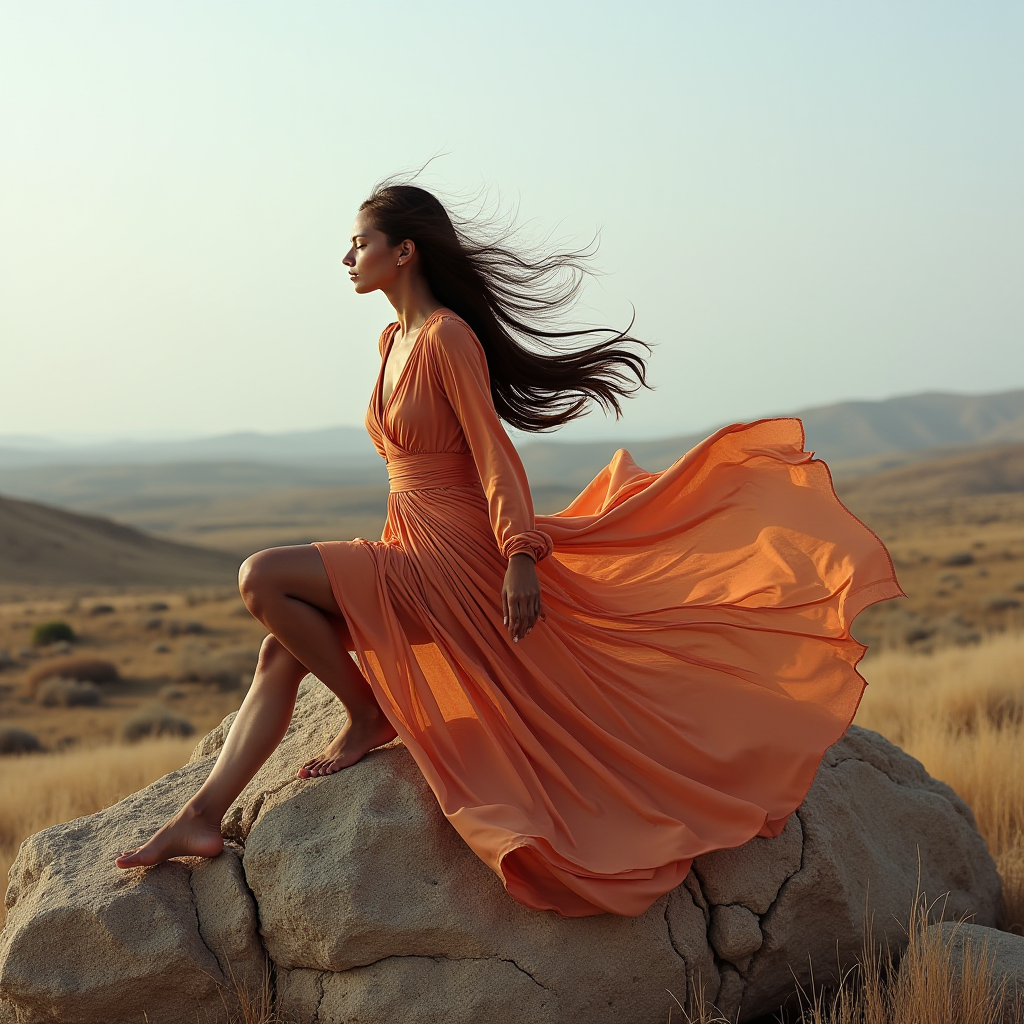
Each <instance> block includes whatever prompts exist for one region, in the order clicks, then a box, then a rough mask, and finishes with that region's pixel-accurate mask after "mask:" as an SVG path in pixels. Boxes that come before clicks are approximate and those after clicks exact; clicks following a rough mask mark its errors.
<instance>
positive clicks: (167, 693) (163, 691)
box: [157, 683, 188, 700]
mask: <svg viewBox="0 0 1024 1024" xmlns="http://www.w3.org/2000/svg"><path fill="white" fill-rule="evenodd" d="M157 696H158V697H159V698H160V699H161V700H184V699H185V698H186V697H187V696H188V691H187V690H185V689H184V688H183V687H181V686H175V685H174V684H173V683H169V684H168V685H167V686H161V687H160V692H159V693H158V694H157Z"/></svg>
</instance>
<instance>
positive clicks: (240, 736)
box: [115, 636, 306, 868]
mask: <svg viewBox="0 0 1024 1024" xmlns="http://www.w3.org/2000/svg"><path fill="white" fill-rule="evenodd" d="M305 674H306V669H305V667H304V666H303V665H301V664H299V662H298V661H296V659H295V658H294V657H293V656H292V655H291V654H290V653H289V652H288V651H287V650H285V648H284V647H283V646H282V645H281V643H280V642H279V641H278V640H276V639H275V638H274V637H272V636H268V637H267V639H266V640H264V642H263V646H262V648H261V649H260V660H259V665H258V666H257V669H256V675H255V678H254V679H253V682H252V686H251V687H250V688H249V692H248V693H247V694H246V695H245V700H243V701H242V706H241V707H240V708H239V709H238V714H237V715H236V716H235V721H234V722H233V723H232V726H231V731H230V732H229V733H228V738H227V741H226V742H225V744H224V748H223V750H221V752H220V756H219V757H218V758H217V763H216V764H215V765H214V766H213V771H212V772H210V776H209V778H207V780H206V782H204V783H203V785H202V787H201V788H200V790H199V792H198V793H196V795H195V796H194V797H192V799H191V800H189V802H188V803H187V804H185V806H184V807H183V808H182V809H181V810H180V811H179V812H178V813H177V814H176V815H175V816H174V817H173V818H171V820H170V821H169V822H167V824H166V825H164V826H163V828H161V829H160V830H159V831H158V832H157V833H156V834H155V835H154V836H153V838H152V839H150V840H149V842H148V843H146V844H145V845H144V846H141V847H139V849H137V850H133V851H130V852H128V853H124V854H122V855H121V856H120V857H118V858H117V860H116V861H115V863H116V864H117V866H118V867H119V868H133V867H137V866H139V865H143V864H159V863H161V862H162V861H165V860H167V858H168V857H216V856H217V854H218V853H220V852H221V850H222V849H223V848H224V840H223V839H222V838H221V834H220V823H221V819H222V818H223V817H224V814H225V812H226V811H227V809H228V807H230V806H231V803H232V801H233V800H234V799H235V797H237V796H238V794H239V793H241V792H242V790H243V788H244V787H245V785H246V783H247V782H249V780H250V779H251V778H252V777H253V776H254V775H255V774H256V772H257V771H258V770H259V768H260V765H262V764H263V762H264V761H266V759H267V758H268V757H269V756H270V755H271V754H272V753H273V752H274V750H275V748H276V747H277V745H278V744H279V743H280V742H281V739H282V738H283V736H284V734H285V730H286V729H287V728H288V723H289V721H291V717H292V711H293V710H294V708H295V694H296V693H297V692H298V689H299V682H300V681H301V680H302V677H303V676H304V675H305Z"/></svg>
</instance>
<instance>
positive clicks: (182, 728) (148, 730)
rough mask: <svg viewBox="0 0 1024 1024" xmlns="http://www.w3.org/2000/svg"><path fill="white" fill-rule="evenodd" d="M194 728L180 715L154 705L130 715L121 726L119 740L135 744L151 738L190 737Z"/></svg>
mask: <svg viewBox="0 0 1024 1024" xmlns="http://www.w3.org/2000/svg"><path fill="white" fill-rule="evenodd" d="M195 731H196V730H195V726H194V725H193V724H192V723H191V722H190V721H189V720H188V719H187V718H182V717H181V716H180V715H172V714H171V713H170V712H169V711H167V710H166V709H165V708H162V707H159V706H158V705H154V706H153V707H149V708H144V709H143V710H142V711H140V712H138V714H135V715H132V717H131V718H129V719H127V720H126V721H125V723H124V724H123V725H122V726H121V739H123V740H125V741H126V742H128V743H137V742H138V741H139V740H144V739H147V738H149V737H152V736H191V735H192V734H193V733H194V732H195Z"/></svg>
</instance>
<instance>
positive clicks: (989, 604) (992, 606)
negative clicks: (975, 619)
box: [985, 594, 1020, 612]
mask: <svg viewBox="0 0 1024 1024" xmlns="http://www.w3.org/2000/svg"><path fill="white" fill-rule="evenodd" d="M1019 607H1020V600H1019V598H1016V597H1008V596H1007V595H1004V594H997V595H996V596H995V597H990V598H989V599H988V600H987V601H986V602H985V611H987V612H1008V611H1010V610H1011V609H1013V608H1019Z"/></svg>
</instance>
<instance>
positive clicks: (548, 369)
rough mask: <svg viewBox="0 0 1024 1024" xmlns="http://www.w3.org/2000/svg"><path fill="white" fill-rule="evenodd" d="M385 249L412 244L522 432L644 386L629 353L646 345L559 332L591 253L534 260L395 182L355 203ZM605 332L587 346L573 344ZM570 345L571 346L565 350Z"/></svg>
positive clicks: (498, 401)
mask: <svg viewBox="0 0 1024 1024" xmlns="http://www.w3.org/2000/svg"><path fill="white" fill-rule="evenodd" d="M359 209H360V210H368V211H369V212H370V215H371V217H372V219H373V223H374V226H375V227H376V228H377V230H378V231H382V232H383V233H384V234H385V235H386V236H387V238H388V242H389V244H391V245H398V244H399V243H400V242H402V241H403V240H404V239H406V238H408V239H411V240H412V241H413V242H415V243H416V251H417V252H418V253H419V255H420V261H421V266H422V269H423V274H424V276H425V277H426V280H427V283H428V285H429V286H430V289H431V291H432V292H433V293H434V296H435V297H436V298H437V299H438V300H439V301H440V302H441V303H442V305H444V306H447V307H448V308H449V309H451V310H452V311H453V312H455V313H458V315H459V316H461V317H462V318H463V319H464V320H465V321H466V323H468V324H469V326H470V327H472V328H473V331H474V332H475V333H476V336H477V337H478V338H479V339H480V344H481V345H482V346H483V349H484V353H485V354H486V356H487V366H488V369H489V371H490V378H491V395H492V397H493V399H494V407H495V409H496V410H497V413H498V415H499V416H500V417H501V418H502V419H503V420H504V421H505V422H506V423H508V424H510V425H511V426H513V427H516V428H518V429H519V430H527V431H541V430H551V429H553V428H555V427H560V426H562V424H564V423H568V422H569V421H570V420H574V419H576V418H577V417H579V416H582V415H584V414H585V413H586V412H587V406H588V404H589V403H590V402H596V403H597V404H598V405H599V406H600V407H601V408H602V409H604V410H605V411H606V412H607V411H612V410H614V412H615V418H616V419H618V418H619V416H620V415H621V414H622V409H621V406H620V400H621V399H622V398H624V397H628V396H630V395H632V394H633V393H634V392H636V391H638V390H639V389H640V388H642V387H650V385H649V384H648V383H647V378H646V373H647V365H646V362H645V361H644V359H643V357H642V356H640V355H639V354H638V353H637V352H635V351H633V348H634V347H636V346H639V347H641V348H644V349H646V350H647V351H648V352H650V346H649V345H647V344H645V343H644V342H642V341H638V340H637V339H636V338H631V337H630V336H629V335H628V334H627V333H626V331H628V330H629V329H630V328H631V327H632V326H633V324H632V321H631V322H630V325H629V327H627V328H626V331H616V330H614V329H613V328H610V327H591V328H582V329H579V330H557V329H555V323H556V321H557V320H558V319H559V318H560V317H561V315H562V314H563V313H564V312H565V311H566V310H567V309H568V308H569V307H570V306H571V305H572V304H573V303H574V302H575V300H576V298H577V296H578V294H579V290H580V288H581V286H582V284H583V280H584V278H585V276H586V275H588V274H591V273H593V271H592V269H591V268H590V267H589V266H588V265H587V260H588V259H589V258H590V257H591V256H593V253H594V249H593V247H592V246H591V247H587V248H584V249H576V250H570V251H568V252H555V253H550V254H547V255H544V254H541V255H534V254H531V253H526V252H524V251H521V250H520V251H517V250H516V249H514V248H512V244H513V235H514V226H513V225H512V224H506V225H505V226H504V228H503V229H502V230H500V231H498V232H497V233H496V235H495V237H492V238H490V239H483V238H478V237H474V231H473V228H472V227H471V226H470V225H469V224H468V223H463V222H461V221H460V222H458V223H456V222H454V221H453V219H452V217H451V216H450V215H449V213H448V211H447V210H446V209H445V207H444V206H443V205H442V203H441V202H440V200H438V199H437V197H436V196H434V195H432V194H431V193H430V192H428V191H427V190H426V189H423V188H420V187H419V186H417V185H408V184H403V183H399V182H395V181H394V180H389V181H385V182H383V183H382V184H380V185H378V186H377V187H376V188H375V189H374V191H373V194H372V195H371V196H370V198H369V199H367V200H366V201H365V202H364V203H363V204H362V205H361V206H360V207H359ZM595 334H598V335H600V334H604V335H611V337H607V338H605V340H603V341H600V342H598V343H597V344H591V345H587V346H585V347H582V348H581V347H574V346H572V345H571V342H572V340H573V339H579V338H585V337H588V336H592V335H595ZM567 343H569V344H567Z"/></svg>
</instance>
